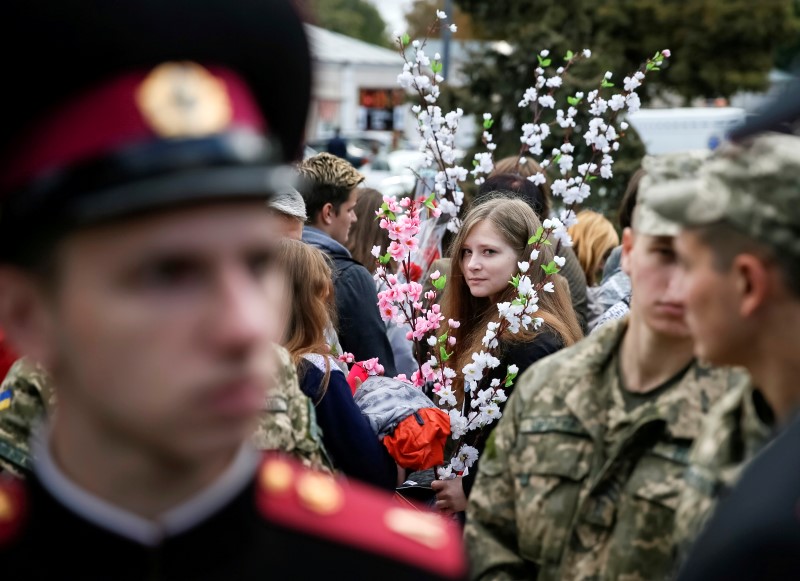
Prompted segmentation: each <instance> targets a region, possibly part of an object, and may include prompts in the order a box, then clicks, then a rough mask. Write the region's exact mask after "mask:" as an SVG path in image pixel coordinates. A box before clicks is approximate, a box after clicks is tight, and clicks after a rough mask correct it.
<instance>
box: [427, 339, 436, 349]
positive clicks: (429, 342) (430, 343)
mask: <svg viewBox="0 0 800 581" xmlns="http://www.w3.org/2000/svg"><path fill="white" fill-rule="evenodd" d="M428 345H430V346H431V347H436V337H428Z"/></svg>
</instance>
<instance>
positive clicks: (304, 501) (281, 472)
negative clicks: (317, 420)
mask: <svg viewBox="0 0 800 581" xmlns="http://www.w3.org/2000/svg"><path fill="white" fill-rule="evenodd" d="M258 480H259V481H258V484H257V489H258V497H257V502H258V507H259V510H260V511H261V513H262V514H263V515H264V517H265V518H267V519H268V520H270V521H272V522H275V523H278V524H280V525H283V526H286V527H287V528H291V529H294V530H297V531H299V532H303V533H306V534H309V535H314V536H317V537H321V538H325V539H330V540H331V541H333V542H336V543H340V544H343V545H349V546H353V547H356V548H359V549H361V550H364V551H366V552H371V553H375V554H379V555H383V556H385V557H387V558H389V559H394V560H396V561H398V562H401V563H408V564H409V565H411V566H415V567H418V568H420V569H425V570H428V571H430V572H431V573H434V574H437V575H441V576H442V577H445V578H454V579H459V578H463V577H464V575H465V574H466V570H467V565H466V558H465V553H464V550H463V545H462V541H461V529H460V527H459V526H458V525H457V524H456V523H455V522H453V521H450V520H447V519H445V518H444V517H442V516H439V515H438V514H436V513H434V512H431V511H423V510H419V509H417V508H408V505H406V506H403V505H401V504H400V503H399V502H397V501H396V500H395V498H394V497H393V496H392V495H391V494H388V493H385V492H383V491H381V490H378V489H375V488H372V487H370V486H367V485H365V484H361V483H358V482H350V481H348V482H344V483H343V482H340V481H337V480H336V479H334V478H333V477H331V476H329V475H327V474H323V473H320V472H315V471H313V470H309V469H307V468H305V467H303V466H302V465H300V464H298V463H297V462H296V461H294V460H291V459H287V458H285V457H282V456H275V455H269V456H267V457H265V459H264V461H263V463H262V464H261V467H260V468H259V474H258Z"/></svg>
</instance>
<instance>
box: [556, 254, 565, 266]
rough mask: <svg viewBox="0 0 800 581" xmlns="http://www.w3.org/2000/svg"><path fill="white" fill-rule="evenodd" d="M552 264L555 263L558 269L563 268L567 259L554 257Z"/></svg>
mask: <svg viewBox="0 0 800 581" xmlns="http://www.w3.org/2000/svg"><path fill="white" fill-rule="evenodd" d="M553 262H555V263H556V264H557V265H558V266H559V267H563V266H564V263H565V262H567V259H566V258H564V257H563V256H554V257H553Z"/></svg>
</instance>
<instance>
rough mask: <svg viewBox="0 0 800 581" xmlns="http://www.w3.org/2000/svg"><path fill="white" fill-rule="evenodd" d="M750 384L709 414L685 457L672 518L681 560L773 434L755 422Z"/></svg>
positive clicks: (757, 418)
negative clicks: (682, 486)
mask: <svg viewBox="0 0 800 581" xmlns="http://www.w3.org/2000/svg"><path fill="white" fill-rule="evenodd" d="M760 397H761V395H760V394H759V393H758V392H756V391H753V388H752V386H751V383H750V381H747V380H744V381H742V382H741V384H740V385H738V386H737V387H736V388H735V389H734V390H732V391H731V392H730V393H727V394H725V395H724V396H723V397H722V399H721V400H720V401H719V402H717V404H716V405H715V406H714V407H713V408H712V409H711V411H710V412H709V417H708V419H707V420H706V421H705V423H704V425H703V429H702V431H701V433H700V435H699V436H698V438H697V439H696V440H695V443H694V447H693V448H692V451H691V454H690V455H689V468H688V470H687V472H686V483H687V486H686V488H685V489H684V491H683V493H682V494H681V497H680V499H679V502H678V509H677V511H676V513H675V534H674V539H675V547H676V551H677V553H678V555H679V557H680V558H681V559H682V558H684V557H685V556H686V552H687V550H688V549H689V547H690V546H691V544H692V542H694V540H695V538H696V537H697V535H698V534H699V533H700V531H701V530H702V528H703V525H704V524H705V522H706V520H707V519H708V517H709V516H710V515H711V512H712V510H713V508H714V506H715V505H716V502H717V500H719V498H720V497H722V496H724V495H725V494H726V493H727V492H728V491H729V490H730V489H731V488H732V487H733V485H734V483H735V482H736V481H737V480H738V479H739V474H740V473H741V471H742V469H743V468H744V466H745V465H746V464H747V463H748V462H749V461H750V459H752V458H753V456H755V455H756V454H757V453H758V452H759V450H761V448H763V447H764V445H766V443H767V442H768V441H769V439H770V437H771V436H772V434H773V430H772V428H771V427H770V426H769V425H768V424H767V423H765V422H764V421H763V420H762V419H761V417H760V416H759V414H758V412H757V409H756V403H755V400H754V398H760Z"/></svg>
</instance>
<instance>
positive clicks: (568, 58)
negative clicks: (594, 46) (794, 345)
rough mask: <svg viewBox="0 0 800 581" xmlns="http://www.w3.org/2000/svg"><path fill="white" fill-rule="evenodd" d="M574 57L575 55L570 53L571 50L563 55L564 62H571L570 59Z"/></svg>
mask: <svg viewBox="0 0 800 581" xmlns="http://www.w3.org/2000/svg"><path fill="white" fill-rule="evenodd" d="M574 56H575V53H574V52H572V51H571V50H568V51H567V54H565V55H564V60H565V61H569V60H572V57H574Z"/></svg>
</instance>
